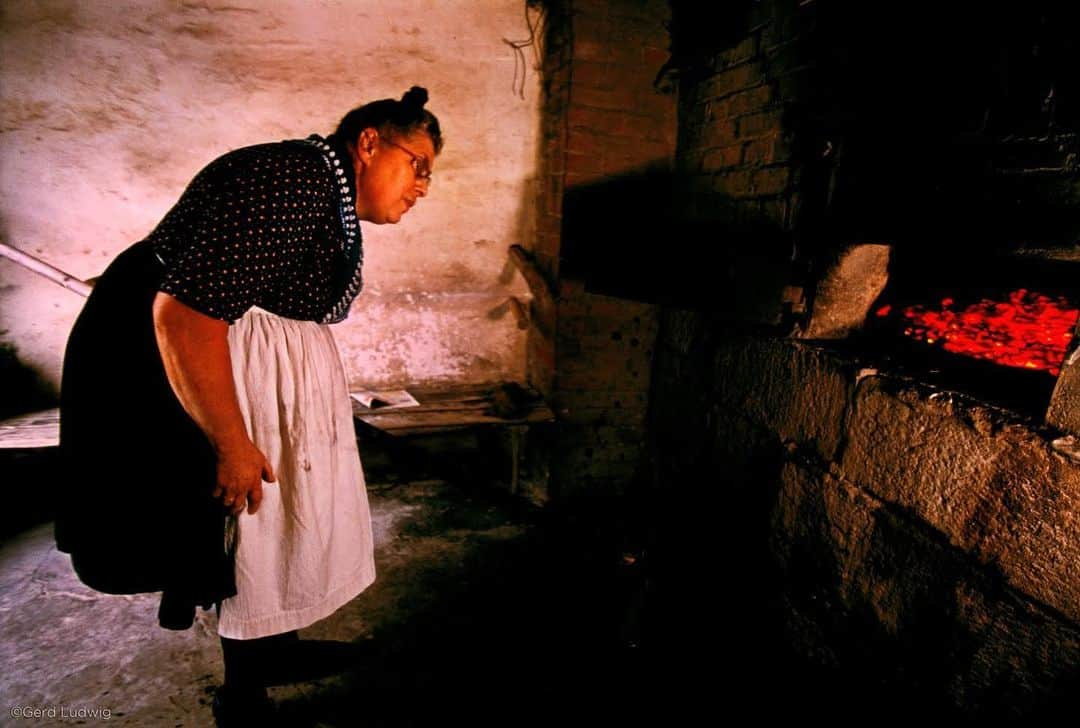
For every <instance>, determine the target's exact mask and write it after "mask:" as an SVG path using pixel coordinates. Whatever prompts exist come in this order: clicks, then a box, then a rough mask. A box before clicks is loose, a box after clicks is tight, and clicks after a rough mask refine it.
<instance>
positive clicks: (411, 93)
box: [401, 86, 428, 109]
mask: <svg viewBox="0 0 1080 728" xmlns="http://www.w3.org/2000/svg"><path fill="white" fill-rule="evenodd" d="M427 100H428V93H427V89H426V88H424V87H423V86H413V87H412V88H411V89H409V90H408V91H406V92H405V95H404V96H402V97H401V103H403V104H405V105H406V106H411V107H413V108H416V109H422V108H424V104H426V103H427Z"/></svg>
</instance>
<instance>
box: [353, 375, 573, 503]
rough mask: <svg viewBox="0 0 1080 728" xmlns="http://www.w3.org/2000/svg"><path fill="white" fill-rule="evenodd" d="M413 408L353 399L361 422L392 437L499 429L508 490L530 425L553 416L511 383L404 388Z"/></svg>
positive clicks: (516, 482) (515, 482) (514, 485)
mask: <svg viewBox="0 0 1080 728" xmlns="http://www.w3.org/2000/svg"><path fill="white" fill-rule="evenodd" d="M407 391H408V392H409V393H410V394H412V395H413V397H414V398H415V399H416V400H417V401H418V402H419V403H420V405H419V406H418V407H402V408H394V409H385V408H377V407H376V408H374V409H372V408H369V407H365V406H364V405H362V404H361V403H360V402H357V401H356V400H355V399H354V400H353V416H354V417H355V418H356V419H357V420H358V421H359V422H361V423H363V425H364V426H367V427H369V428H372V429H373V430H375V431H377V432H379V433H382V434H385V435H387V436H389V437H390V438H394V439H398V438H405V437H409V436H412V435H429V434H436V433H445V432H453V431H460V430H466V429H472V428H501V429H505V430H506V431H507V432H508V433H509V436H510V491H511V492H512V493H514V494H518V493H519V492H520V486H521V462H522V455H523V452H522V448H523V445H524V440H525V436H526V434H527V432H528V430H529V428H530V427H532V426H535V425H538V424H541V423H547V422H554V421H555V413H554V412H552V411H551V408H550V407H548V405H547V404H546V403H545V402H544V400H543V398H542V397H541V396H540V395H539V394H537V393H536V391H534V390H532V389H530V388H528V387H524V386H522V385H518V384H515V383H496V384H486V385H465V386H460V387H452V388H425V387H416V388H407Z"/></svg>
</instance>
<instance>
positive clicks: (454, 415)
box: [353, 384, 555, 435]
mask: <svg viewBox="0 0 1080 728" xmlns="http://www.w3.org/2000/svg"><path fill="white" fill-rule="evenodd" d="M498 389H499V385H497V384H496V385H473V386H468V387H457V388H454V389H450V390H445V389H444V390H435V389H423V388H416V389H409V391H410V392H411V393H412V395H413V396H414V397H415V398H416V400H417V401H418V402H420V406H419V407H402V408H395V409H370V408H368V407H365V406H364V405H362V404H360V403H359V402H356V401H355V400H354V401H353V415H354V416H355V417H356V418H357V419H359V420H362V421H363V422H365V423H367V424H368V425H370V426H372V427H375V428H377V429H379V430H382V431H384V432H387V433H389V434H391V435H410V434H420V433H431V432H443V431H448V430H455V429H461V428H464V427H473V426H477V425H489V426H507V425H527V424H532V423H537V422H553V421H554V420H555V413H554V412H552V411H551V409H550V408H549V407H548V406H547V404H545V403H544V401H543V399H542V398H541V397H540V396H539V395H538V394H537V393H536V392H534V391H532V390H529V389H526V388H524V387H523V388H522V391H523V392H524V393H525V395H526V396H527V397H528V400H527V401H526V402H524V403H523V404H522V405H521V412H520V414H519V415H518V416H517V417H512V418H507V417H499V416H498V415H496V414H495V399H494V394H495V392H496V391H497V390H498Z"/></svg>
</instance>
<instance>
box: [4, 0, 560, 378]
mask: <svg viewBox="0 0 1080 728" xmlns="http://www.w3.org/2000/svg"><path fill="white" fill-rule="evenodd" d="M0 14H2V15H0V18H2V19H0V102H2V103H0V236H2V239H3V240H4V241H5V242H7V243H9V244H11V245H14V246H16V247H19V248H21V249H23V250H25V251H27V252H30V253H32V254H34V255H37V256H39V257H41V258H43V259H45V260H46V261H48V262H49V263H51V264H53V265H55V266H58V267H60V268H62V269H64V270H66V271H68V272H70V273H72V274H74V275H76V276H78V277H82V278H88V277H92V276H96V275H98V274H100V273H101V271H102V270H103V269H104V267H105V266H106V265H107V264H108V262H109V261H110V260H111V259H112V258H113V257H114V256H115V255H116V254H117V253H118V252H120V251H121V250H123V249H124V248H125V247H127V246H128V245H130V244H131V243H132V242H134V241H136V240H139V239H140V238H142V237H143V236H145V235H146V234H147V233H148V232H149V231H150V230H151V229H152V228H153V227H154V225H155V224H156V223H157V222H158V220H160V218H161V217H162V215H163V214H164V213H165V212H166V211H167V210H168V209H169V208H170V207H171V206H172V204H173V203H174V202H175V201H176V199H177V198H178V196H179V195H180V193H181V192H182V191H183V189H184V186H185V185H186V184H187V182H188V181H190V179H191V177H192V176H193V175H194V174H195V173H196V172H197V171H198V170H199V169H200V168H201V167H202V166H204V165H205V164H206V163H207V162H209V161H210V160H211V159H213V158H214V157H216V156H218V155H220V154H222V153H224V152H226V151H228V150H230V149H234V148H236V147H240V146H245V145H248V144H255V143H260V142H264V141H273V140H277V139H284V138H294V137H302V136H306V135H307V134H309V133H312V132H318V133H323V134H326V133H329V132H330V131H332V130H333V128H334V126H335V124H336V123H337V121H338V120H339V119H340V117H341V116H342V115H343V114H344V113H345V112H346V111H348V110H349V109H350V108H352V107H354V106H356V105H358V104H360V103H363V102H366V101H369V100H373V99H378V98H384V97H395V98H396V97H400V95H401V94H402V93H403V92H404V91H405V90H406V89H407V88H408V87H409V86H410V85H412V84H418V85H423V86H426V87H427V88H428V90H429V92H430V94H431V100H430V102H429V104H428V108H430V109H431V110H432V111H433V112H434V113H436V114H437V115H438V117H439V119H440V122H441V123H442V127H443V130H444V134H445V137H446V146H445V149H444V151H443V153H442V155H440V158H439V160H438V162H437V164H436V170H435V182H434V184H433V185H432V188H431V192H430V194H429V196H428V198H427V199H425V200H422V201H421V202H420V204H419V205H417V207H416V208H414V209H413V210H412V212H410V213H409V214H408V215H407V216H406V218H405V220H404V221H403V222H402V223H401V224H400V225H397V226H383V227H377V226H373V225H366V226H365V227H364V237H365V255H366V265H365V281H366V287H365V290H364V292H363V293H362V294H361V297H360V299H359V300H358V301H357V303H356V304H354V307H353V312H352V315H351V316H350V318H349V319H348V320H347V321H346V322H345V323H343V324H340V325H338V326H336V327H335V334H336V335H337V339H338V343H339V346H340V348H341V350H342V354H343V357H344V358H345V360H346V367H347V369H348V371H349V373H350V377H351V379H352V381H353V384H354V385H357V386H362V385H386V384H391V383H407V382H408V383H414V382H426V383H431V382H436V381H459V382H481V381H492V380H496V379H504V378H512V379H521V378H523V376H524V371H525V361H524V358H525V347H524V343H525V338H524V332H521V331H520V330H518V329H517V328H516V326H515V323H514V321H513V319H512V317H511V316H510V315H509V314H508V313H507V312H506V307H505V306H500V304H503V303H504V302H505V301H506V299H507V298H508V297H509V296H510V295H517V296H519V297H522V298H527V296H528V294H527V289H526V288H525V286H524V284H523V282H522V281H521V278H520V275H519V274H517V273H516V272H514V271H513V270H512V269H511V268H509V267H508V265H507V254H506V250H507V247H508V246H509V245H511V244H513V243H517V242H527V240H528V238H529V237H530V236H531V235H532V231H533V211H532V207H533V205H532V200H533V199H534V194H533V190H532V186H533V184H534V176H535V167H536V157H537V143H538V139H537V137H538V130H539V100H538V95H539V87H538V84H537V77H536V74H535V72H534V71H533V70H532V67H531V57H530V66H529V69H528V78H527V82H526V83H525V86H524V88H525V98H524V99H521V98H519V97H518V96H517V95H515V93H514V90H513V85H514V73H515V61H514V53H513V51H512V50H511V49H510V48H509V47H508V46H507V45H506V44H505V43H504V42H503V41H502V39H503V38H510V39H514V40H518V39H521V38H524V37H527V36H528V28H527V27H526V24H525V0H428V1H425V0H395V2H361V1H360V0H338V1H336V2H335V1H333V0H322V1H321V2H317V1H315V0H268V1H266V2H256V1H255V0H157V1H153V0H144V1H141V2H133V1H129V2H114V1H110V2H92V1H90V0H85V1H83V2H62V1H60V0H53V1H45V2H34V1H32V0H4V2H3V4H2V5H0ZM81 304H82V299H80V298H79V297H78V296H76V295H75V294H73V293H70V292H68V291H67V290H65V289H63V288H61V287H59V286H57V285H55V284H53V283H50V282H48V281H46V280H45V279H42V278H39V277H37V276H35V275H34V274H32V273H30V272H29V271H26V270H24V269H22V268H20V267H18V266H16V265H15V264H13V263H10V262H8V261H6V260H0V341H3V342H6V343H12V344H14V345H15V346H16V347H17V348H18V352H19V357H20V359H21V360H22V361H23V362H24V363H25V364H27V365H28V366H31V367H34V368H36V369H37V370H39V371H40V372H41V373H42V375H43V376H44V377H45V378H46V379H47V380H48V381H50V382H53V383H57V382H58V381H59V372H60V366H61V357H62V353H63V347H64V343H65V340H66V337H67V334H68V331H69V330H70V327H71V324H72V323H73V321H74V318H75V316H76V315H77V313H78V310H79V308H80V306H81Z"/></svg>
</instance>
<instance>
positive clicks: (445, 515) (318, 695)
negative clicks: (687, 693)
mask: <svg viewBox="0 0 1080 728" xmlns="http://www.w3.org/2000/svg"><path fill="white" fill-rule="evenodd" d="M429 455H430V453H429ZM13 457H14V458H15V459H14V460H13V459H12V458H13ZM456 460H457V466H458V467H457V468H456V470H455V474H454V475H453V477H452V478H451V479H450V480H447V479H445V478H441V477H436V476H434V475H433V473H432V472H431V469H429V468H425V463H430V462H433V461H432V460H431V459H430V458H428V457H426V456H425V457H421V458H411V459H410V460H409V462H407V463H402V462H393V461H392V458H389V457H387V456H386V455H385V454H384V453H380V452H378V450H377V448H375V447H373V446H371V445H368V446H367V447H366V457H365V469H366V471H367V474H368V481H369V484H368V488H369V493H370V496H371V502H372V507H373V519H374V523H375V532H376V549H377V551H376V564H377V569H378V579H377V581H376V583H375V585H374V586H372V587H371V588H369V589H368V590H367V591H365V592H364V593H363V594H361V595H360V596H359V597H358V598H356V599H355V600H353V601H352V602H350V603H349V604H348V605H346V606H345V607H343V608H342V609H341V610H339V611H338V612H337V613H336V614H334V615H333V616H331V617H329V618H328V619H325V620H323V621H321V622H318V623H317V624H315V625H312V626H311V627H309V628H308V629H305V630H301V637H302V638H305V639H327V640H331V639H332V640H347V641H350V642H354V643H356V644H358V645H361V646H362V649H361V650H360V651H361V653H362V656H361V658H360V659H359V660H358V661H357V662H356V664H354V665H353V667H352V668H351V669H349V670H348V671H346V672H344V673H342V674H340V675H337V676H333V677H326V678H322V679H319V680H314V681H309V682H303V683H298V684H294V685H288V686H283V687H275V688H272V689H271V697H272V698H273V699H274V701H275V703H276V705H277V707H278V711H279V713H280V715H281V716H282V720H283V722H284V724H285V725H312V726H352V725H365V726H398V725H401V726H404V725H424V726H426V725H469V726H476V725H503V726H516V725H525V724H530V725H532V724H535V725H540V724H545V725H547V724H560V725H565V724H578V723H579V722H582V721H585V722H589V723H593V722H600V723H604V724H606V723H609V722H611V721H616V722H619V723H622V724H626V723H627V722H633V721H632V720H631V719H632V718H633V717H634V716H635V714H637V712H638V709H639V708H638V705H637V701H640V700H641V698H642V697H643V695H642V692H641V690H642V686H643V679H642V673H641V671H640V669H639V667H640V666H639V665H638V664H637V662H638V660H639V654H640V651H641V650H640V644H639V642H640V634H639V633H640V624H639V612H640V608H641V604H642V598H643V595H642V594H641V593H640V592H641V589H642V587H643V582H642V581H641V580H640V579H639V578H637V577H635V576H633V574H634V573H635V569H636V568H637V566H636V565H634V564H631V563H629V562H628V558H627V553H628V552H627V551H626V548H625V547H626V544H625V543H624V539H623V538H622V537H621V536H620V535H619V533H617V531H618V528H617V527H616V526H615V525H614V524H613V522H612V521H611V520H610V519H608V518H606V517H596V516H595V514H594V515H590V514H589V513H588V509H585V510H581V509H576V510H575V511H574V512H573V513H562V512H560V511H559V509H552V508H548V509H540V508H537V507H536V506H533V505H531V504H529V503H526V502H524V501H523V500H521V499H520V498H514V497H511V496H509V495H508V494H507V493H506V492H505V491H504V490H499V489H497V488H488V487H484V484H483V483H479V482H473V483H466V482H465V480H464V478H463V477H462V476H463V475H465V476H467V474H468V472H469V468H470V467H471V466H470V465H469V464H468V463H465V462H463V461H461V459H460V458H456ZM3 466H4V469H5V471H6V472H7V473H8V475H9V477H8V478H7V480H8V482H9V483H10V486H9V487H11V488H12V489H13V490H17V491H18V492H19V493H20V495H19V496H18V497H17V498H16V499H15V502H14V503H13V505H14V506H15V508H16V509H17V510H18V511H19V512H20V513H21V514H23V516H22V517H21V518H18V519H14V520H13V517H12V516H11V515H10V514H11V513H12V511H9V516H8V517H7V518H6V519H5V524H4V537H5V540H4V543H3V546H2V548H0V614H2V623H0V664H2V666H3V669H2V671H0V695H2V697H3V701H2V702H3V703H4V713H3V715H2V716H0V725H13V726H14V725H53V724H55V725H71V724H94V723H97V722H102V721H104V720H105V718H104V712H105V711H108V713H107V714H108V719H107V722H108V723H109V724H113V725H132V726H159V725H160V726H206V725H212V724H213V719H212V717H211V712H210V701H211V699H212V696H213V691H214V689H215V688H216V686H218V685H219V684H220V683H221V680H222V667H221V655H220V646H219V643H218V639H217V635H216V632H215V623H216V618H215V616H214V614H213V613H212V612H199V614H198V617H197V621H196V624H195V625H194V627H193V628H192V629H190V630H187V631H183V632H170V631H166V630H163V629H161V628H160V627H158V626H157V618H156V616H157V607H158V598H157V595H156V594H143V595H134V596H109V595H103V594H99V593H96V592H94V591H92V590H90V589H89V588H87V587H85V586H84V585H82V584H81V583H80V582H79V581H78V579H77V578H76V576H75V574H74V573H73V571H72V569H71V566H70V561H69V558H68V556H67V555H66V554H63V553H60V552H58V551H57V550H56V548H55V544H54V543H53V540H52V524H51V522H50V521H49V520H48V512H49V506H48V499H47V491H48V481H49V478H50V477H52V475H51V474H52V473H53V469H52V466H53V463H52V462H51V460H50V455H49V454H48V452H46V451H39V452H37V453H33V454H25V453H24V454H22V456H8V457H7V460H5V462H4V463H3ZM481 470H483V468H481ZM451 481H453V482H451ZM28 521H29V522H28ZM630 560H632V558H631V559H630ZM639 717H640V716H639Z"/></svg>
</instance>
